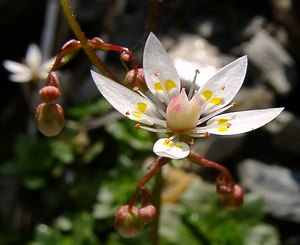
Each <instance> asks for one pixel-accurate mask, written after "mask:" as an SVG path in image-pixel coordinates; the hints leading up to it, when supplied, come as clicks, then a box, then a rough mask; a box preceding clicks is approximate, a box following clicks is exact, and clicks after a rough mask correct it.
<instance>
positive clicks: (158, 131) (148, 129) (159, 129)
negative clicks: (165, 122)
mask: <svg viewBox="0 0 300 245" xmlns="http://www.w3.org/2000/svg"><path fill="white" fill-rule="evenodd" d="M135 128H137V129H140V128H141V129H144V130H146V131H150V132H154V133H168V132H169V131H168V129H166V128H151V127H147V126H142V125H140V124H136V125H135Z"/></svg>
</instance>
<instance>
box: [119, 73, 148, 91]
mask: <svg viewBox="0 0 300 245" xmlns="http://www.w3.org/2000/svg"><path fill="white" fill-rule="evenodd" d="M124 85H125V86H126V87H128V88H130V89H131V90H134V89H135V88H138V89H139V90H140V91H142V92H146V91H147V90H148V87H147V85H146V81H145V75H144V70H143V69H142V68H139V69H137V74H135V70H130V71H129V72H127V74H126V76H125V79H124Z"/></svg>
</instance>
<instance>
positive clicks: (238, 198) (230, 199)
mask: <svg viewBox="0 0 300 245" xmlns="http://www.w3.org/2000/svg"><path fill="white" fill-rule="evenodd" d="M219 198H220V203H221V206H222V207H223V208H226V209H233V210H235V209H239V208H240V207H241V206H242V205H243V201H244V191H243V189H242V187H240V186H239V185H237V184H235V185H233V188H232V191H231V192H230V193H226V194H224V193H223V194H221V193H220V192H219Z"/></svg>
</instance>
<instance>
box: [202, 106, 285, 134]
mask: <svg viewBox="0 0 300 245" xmlns="http://www.w3.org/2000/svg"><path fill="white" fill-rule="evenodd" d="M283 109H284V108H283V107H281V108H271V109H261V110H249V111H240V112H231V113H226V114H222V115H218V116H216V117H214V118H212V119H210V120H209V121H208V122H207V126H206V127H202V128H200V129H201V131H203V132H208V133H210V134H218V135H234V134H241V133H245V132H249V131H252V130H254V129H257V128H259V127H262V126H264V125H265V124H267V123H269V122H270V121H272V120H273V119H274V118H276V117H277V116H278V115H279V114H280V113H281V112H282V110H283Z"/></svg>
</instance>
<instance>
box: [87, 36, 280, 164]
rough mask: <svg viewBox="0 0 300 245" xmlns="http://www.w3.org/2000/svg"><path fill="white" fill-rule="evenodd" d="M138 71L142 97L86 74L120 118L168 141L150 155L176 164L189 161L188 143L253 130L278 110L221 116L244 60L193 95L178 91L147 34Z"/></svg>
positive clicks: (167, 63)
mask: <svg viewBox="0 0 300 245" xmlns="http://www.w3.org/2000/svg"><path fill="white" fill-rule="evenodd" d="M143 64H144V65H143V67H144V73H145V79H146V84H147V86H148V89H149V91H148V92H146V94H143V93H142V92H141V91H139V90H138V91H137V92H138V93H136V92H134V91H131V90H129V89H127V88H125V87H124V86H122V85H120V84H118V83H116V82H114V81H112V80H110V79H109V78H107V77H105V76H102V75H100V74H98V73H96V72H93V71H92V76H93V79H94V81H95V83H96V86H97V87H98V89H99V91H100V92H101V93H102V95H103V96H104V97H105V98H106V100H107V101H108V102H109V103H110V104H111V105H112V106H113V107H114V108H115V109H116V110H118V111H119V112H120V113H122V114H123V115H125V116H126V117H128V118H130V119H131V120H134V121H137V122H139V123H142V124H146V125H148V126H145V125H143V126H142V125H140V124H137V127H138V128H142V129H145V130H148V131H152V132H161V133H166V134H167V135H168V137H167V138H161V139H159V140H158V141H157V142H156V143H155V144H154V146H153V151H154V152H155V153H156V154H157V155H159V156H163V157H169V158H172V159H182V158H185V157H187V156H188V155H189V153H190V146H189V144H190V143H191V142H192V140H193V138H194V137H205V136H208V135H209V134H216V135H234V134H240V133H245V132H248V131H251V130H254V129H256V128H259V127H261V126H263V125H265V124H267V123H268V122H270V121H271V120H273V119H274V118H275V117H277V116H278V115H279V114H280V113H281V111H282V110H283V109H284V108H271V109H261V110H249V111H241V112H232V113H226V114H221V113H222V112H224V111H225V110H228V109H229V108H231V107H233V106H234V103H232V104H230V102H231V101H232V99H233V98H234V96H235V95H236V94H237V92H238V91H239V89H240V87H241V85H242V83H243V80H244V77H245V73H246V69H247V57H246V56H243V57H241V58H239V59H237V60H235V61H233V62H232V63H230V64H228V65H227V66H225V67H224V68H222V69H221V70H220V71H218V72H217V73H216V74H215V75H214V76H212V77H211V78H210V79H208V81H207V82H206V83H205V84H204V85H203V86H202V87H200V89H197V90H194V89H195V86H194V85H195V81H196V77H197V72H196V75H195V77H194V80H193V83H191V87H190V88H189V91H188V93H186V92H185V89H187V88H181V84H180V81H179V77H178V74H177V72H176V70H175V68H174V66H173V64H172V61H171V60H170V58H169V57H168V55H167V52H166V51H165V49H164V47H163V46H162V44H161V43H160V41H159V40H158V39H157V38H156V37H155V35H154V34H152V33H151V34H150V35H149V37H148V39H147V42H146V45H145V49H144V57H143Z"/></svg>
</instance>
